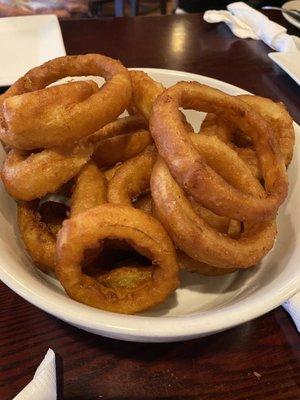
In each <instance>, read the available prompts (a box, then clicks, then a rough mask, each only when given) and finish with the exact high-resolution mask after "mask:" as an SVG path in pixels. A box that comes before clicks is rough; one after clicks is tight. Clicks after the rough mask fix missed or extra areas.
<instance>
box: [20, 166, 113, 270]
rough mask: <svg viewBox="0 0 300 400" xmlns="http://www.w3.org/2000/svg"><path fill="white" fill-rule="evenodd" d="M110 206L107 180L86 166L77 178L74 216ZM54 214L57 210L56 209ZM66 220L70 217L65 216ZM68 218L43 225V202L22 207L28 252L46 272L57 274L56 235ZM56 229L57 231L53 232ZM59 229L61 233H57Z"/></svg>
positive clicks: (71, 211)
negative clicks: (41, 207) (97, 207)
mask: <svg viewBox="0 0 300 400" xmlns="http://www.w3.org/2000/svg"><path fill="white" fill-rule="evenodd" d="M105 202H106V179H105V177H104V176H103V174H102V173H101V171H100V170H99V169H98V168H97V166H96V165H95V164H94V163H93V162H91V161H90V162H89V163H88V164H86V165H85V166H84V167H83V168H82V169H81V171H80V173H79V175H78V176H77V178H76V180H75V183H74V186H73V193H72V196H71V210H70V215H71V216H74V215H77V214H79V213H80V212H82V211H86V210H87V209H89V208H93V207H96V206H98V205H99V204H102V203H105ZM52 209H53V212H55V209H54V208H53V207H52ZM65 217H66V216H65ZM63 219H64V218H61V219H60V218H57V219H56V220H54V222H55V226H53V225H54V224H53V219H52V221H51V218H50V219H49V218H47V220H48V221H43V219H42V217H41V213H40V211H39V201H37V200H36V201H31V202H25V201H22V202H19V203H18V225H19V229H20V234H21V237H22V240H23V242H24V244H25V247H26V250H27V251H28V253H29V255H30V256H31V258H32V260H33V262H34V263H36V264H37V266H38V267H39V268H40V269H41V270H42V271H44V272H49V271H52V272H54V268H55V263H56V234H57V230H58V229H60V227H61V224H62V221H63ZM53 228H54V229H53ZM57 228H58V229H57Z"/></svg>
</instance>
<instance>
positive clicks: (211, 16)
mask: <svg viewBox="0 0 300 400" xmlns="http://www.w3.org/2000/svg"><path fill="white" fill-rule="evenodd" d="M227 9H228V11H226V10H220V11H217V10H209V11H206V12H205V13H204V16H203V18H204V20H205V21H206V22H209V23H215V22H225V23H226V24H227V25H228V26H229V28H230V29H231V31H232V33H233V34H234V35H235V36H238V37H240V38H242V39H247V38H250V39H254V40H262V41H263V42H265V43H266V44H267V45H268V46H270V47H271V48H272V49H274V50H276V51H284V52H286V51H300V38H298V37H297V36H291V35H288V34H287V33H286V28H284V27H283V26H281V25H279V24H277V23H276V22H273V21H271V20H269V18H268V17H266V16H265V15H263V14H262V13H261V12H259V11H257V10H255V9H254V8H252V7H250V6H248V5H247V4H246V3H244V2H242V1H238V2H235V3H231V4H229V5H228V6H227Z"/></svg>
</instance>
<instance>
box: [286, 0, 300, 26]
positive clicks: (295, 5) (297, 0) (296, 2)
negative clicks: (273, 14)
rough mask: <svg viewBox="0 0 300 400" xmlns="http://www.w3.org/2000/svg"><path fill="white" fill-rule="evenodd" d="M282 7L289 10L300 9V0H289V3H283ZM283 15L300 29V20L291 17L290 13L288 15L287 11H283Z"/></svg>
mask: <svg viewBox="0 0 300 400" xmlns="http://www.w3.org/2000/svg"><path fill="white" fill-rule="evenodd" d="M282 8H285V9H287V10H299V11H300V0H292V1H288V2H287V3H284V4H283V6H282ZM282 15H283V16H284V18H285V19H286V20H287V21H288V22H289V23H290V24H292V25H294V26H295V27H296V28H299V29H300V21H298V20H296V19H295V18H293V17H291V16H290V15H287V14H286V13H285V12H283V13H282Z"/></svg>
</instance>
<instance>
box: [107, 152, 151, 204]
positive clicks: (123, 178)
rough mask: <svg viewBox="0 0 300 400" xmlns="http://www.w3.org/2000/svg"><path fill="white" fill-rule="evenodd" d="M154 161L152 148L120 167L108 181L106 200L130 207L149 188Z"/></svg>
mask: <svg viewBox="0 0 300 400" xmlns="http://www.w3.org/2000/svg"><path fill="white" fill-rule="evenodd" d="M155 159H156V153H155V151H154V149H153V147H150V146H149V147H148V148H147V149H146V150H145V151H144V152H143V153H141V154H140V155H138V156H136V157H133V158H131V159H129V160H127V161H126V162H124V163H123V164H122V166H120V168H118V169H117V171H116V172H115V174H114V176H113V178H112V179H111V180H110V181H109V184H108V190H107V198H108V201H109V202H110V203H114V204H123V205H128V206H131V205H132V202H133V200H134V199H136V198H138V197H139V196H140V195H142V194H144V193H146V192H147V191H148V190H149V186H150V176H151V171H152V167H153V165H154V162H155Z"/></svg>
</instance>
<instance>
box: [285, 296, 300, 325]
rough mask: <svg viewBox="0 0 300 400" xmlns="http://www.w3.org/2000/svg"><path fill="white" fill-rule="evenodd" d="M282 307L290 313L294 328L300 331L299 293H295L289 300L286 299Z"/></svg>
mask: <svg viewBox="0 0 300 400" xmlns="http://www.w3.org/2000/svg"><path fill="white" fill-rule="evenodd" d="M283 307H284V308H285V309H286V311H287V312H288V313H289V314H290V316H291V317H292V319H293V321H294V322H295V325H296V328H297V330H298V332H299V333H300V293H297V294H296V295H295V296H293V297H292V298H291V299H290V300H287V301H286V302H285V303H284V304H283Z"/></svg>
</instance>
